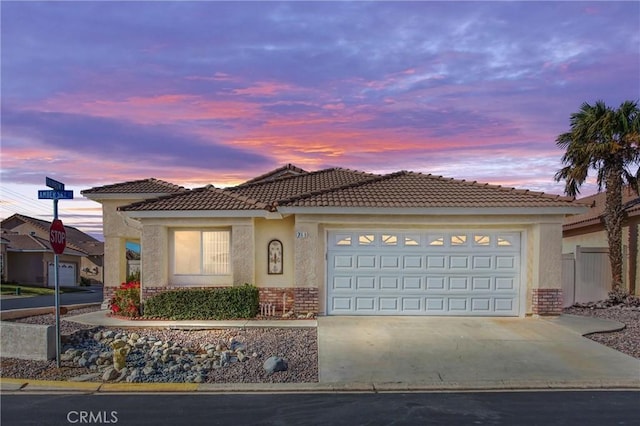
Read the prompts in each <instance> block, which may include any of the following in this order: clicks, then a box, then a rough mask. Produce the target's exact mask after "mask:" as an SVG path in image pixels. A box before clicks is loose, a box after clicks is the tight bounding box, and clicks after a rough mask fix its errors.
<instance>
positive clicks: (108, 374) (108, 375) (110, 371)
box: [102, 367, 120, 382]
mask: <svg viewBox="0 0 640 426" xmlns="http://www.w3.org/2000/svg"><path fill="white" fill-rule="evenodd" d="M119 375H120V374H119V373H118V371H117V370H116V369H115V368H113V367H109V368H107V369H106V370H105V371H104V374H103V375H102V380H103V381H105V382H110V381H111V380H115V379H116V378H117V377H118V376H119Z"/></svg>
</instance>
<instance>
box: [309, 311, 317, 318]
mask: <svg viewBox="0 0 640 426" xmlns="http://www.w3.org/2000/svg"><path fill="white" fill-rule="evenodd" d="M315 316H316V315H315V314H314V313H313V312H309V313H308V314H307V319H311V318H313V317H315Z"/></svg>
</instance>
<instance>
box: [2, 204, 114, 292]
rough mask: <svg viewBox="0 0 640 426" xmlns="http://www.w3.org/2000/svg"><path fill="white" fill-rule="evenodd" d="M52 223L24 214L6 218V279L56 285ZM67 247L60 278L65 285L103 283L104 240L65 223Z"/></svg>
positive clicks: (62, 259) (62, 256) (3, 222)
mask: <svg viewBox="0 0 640 426" xmlns="http://www.w3.org/2000/svg"><path fill="white" fill-rule="evenodd" d="M50 226H51V222H47V221H46V220H41V219H36V218H33V217H29V216H25V215H22V214H14V215H12V216H10V217H8V218H6V219H4V220H3V221H2V239H3V244H2V245H3V256H2V262H3V263H2V274H3V277H2V278H3V280H5V281H12V282H18V283H21V284H30V285H41V286H53V285H54V253H53V250H52V249H51V245H50V243H49V227H50ZM65 230H66V233H67V246H66V248H65V250H64V253H63V254H61V255H60V257H59V259H58V261H59V269H58V280H59V283H60V285H63V286H76V285H79V284H80V280H81V279H82V278H84V279H85V280H86V281H87V282H93V283H101V282H102V262H103V243H102V242H101V241H98V240H97V239H95V238H93V237H92V236H90V235H88V234H86V233H84V232H82V231H80V230H79V229H77V228H75V227H72V226H67V225H65Z"/></svg>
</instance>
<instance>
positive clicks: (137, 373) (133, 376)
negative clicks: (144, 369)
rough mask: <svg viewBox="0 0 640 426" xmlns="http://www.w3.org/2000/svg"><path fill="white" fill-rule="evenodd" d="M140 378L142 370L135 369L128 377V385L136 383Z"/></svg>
mask: <svg viewBox="0 0 640 426" xmlns="http://www.w3.org/2000/svg"><path fill="white" fill-rule="evenodd" d="M138 376H140V370H139V369H137V368H134V369H133V370H131V374H129V375H128V376H127V383H133V382H135V381H136V380H137V379H138Z"/></svg>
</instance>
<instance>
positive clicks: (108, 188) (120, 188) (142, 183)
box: [80, 178, 185, 195]
mask: <svg viewBox="0 0 640 426" xmlns="http://www.w3.org/2000/svg"><path fill="white" fill-rule="evenodd" d="M183 191H185V188H184V187H182V186H178V185H174V184H172V183H169V182H165V181H163V180H160V179H155V178H149V179H141V180H134V181H129V182H122V183H115V184H112V185H105V186H97V187H93V188H89V189H85V190H83V191H80V193H81V194H83V195H84V194H170V193H176V192H183Z"/></svg>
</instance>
